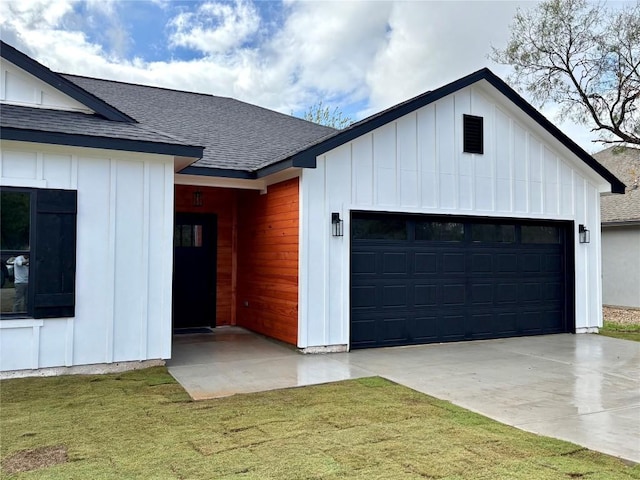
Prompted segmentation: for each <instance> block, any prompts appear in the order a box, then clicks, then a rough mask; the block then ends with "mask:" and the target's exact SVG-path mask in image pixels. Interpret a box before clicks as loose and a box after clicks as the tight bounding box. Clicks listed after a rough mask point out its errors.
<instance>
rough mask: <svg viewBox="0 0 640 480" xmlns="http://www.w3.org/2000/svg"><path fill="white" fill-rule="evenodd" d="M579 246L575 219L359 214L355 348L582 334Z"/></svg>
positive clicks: (354, 250)
mask: <svg viewBox="0 0 640 480" xmlns="http://www.w3.org/2000/svg"><path fill="white" fill-rule="evenodd" d="M572 249H573V224H572V222H558V221H556V222H552V221H519V220H515V219H513V218H511V219H495V218H478V217H449V216H423V215H398V214H382V213H366V212H354V213H352V218H351V307H350V309H351V329H350V331H351V334H350V337H351V338H350V343H351V348H368V347H380V346H394V345H411V344H422V343H434V342H450V341H461V340H475V339H488V338H502V337H513V336H522V335H541V334H550V333H563V332H573V331H574V328H575V327H574V314H573V298H574V292H573V288H572V285H573V272H574V268H573V258H574V255H573V251H572ZM570 250H571V251H570Z"/></svg>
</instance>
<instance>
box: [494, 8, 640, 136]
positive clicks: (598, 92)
mask: <svg viewBox="0 0 640 480" xmlns="http://www.w3.org/2000/svg"><path fill="white" fill-rule="evenodd" d="M489 56H490V58H491V59H493V60H494V61H496V62H498V63H501V64H505V65H511V66H513V69H514V73H513V74H512V75H511V76H510V77H509V78H508V81H509V82H510V83H512V84H514V85H515V86H516V87H517V88H520V89H523V90H525V91H526V92H528V93H529V94H530V96H531V98H532V99H533V101H534V102H538V103H539V104H540V106H542V105H544V104H545V103H546V102H548V101H552V102H556V103H558V104H559V105H560V107H561V115H563V116H567V117H568V118H571V119H572V120H574V121H576V122H578V123H582V124H585V125H590V126H592V127H593V128H592V131H593V132H598V134H599V137H600V140H599V141H601V142H603V143H618V144H622V143H627V144H636V145H638V144H640V68H639V67H640V2H637V3H635V5H634V4H631V3H627V4H625V5H624V6H622V8H620V9H618V10H612V9H610V8H608V7H607V6H605V5H604V4H603V3H590V2H587V1H586V0H545V1H543V2H541V3H540V4H538V5H537V6H536V7H535V8H533V9H530V10H526V11H522V10H520V9H518V11H517V13H516V15H515V17H514V21H513V24H512V25H511V38H510V40H509V42H508V44H507V46H506V48H505V49H504V50H500V49H497V48H495V47H492V53H491V54H490V55H489Z"/></svg>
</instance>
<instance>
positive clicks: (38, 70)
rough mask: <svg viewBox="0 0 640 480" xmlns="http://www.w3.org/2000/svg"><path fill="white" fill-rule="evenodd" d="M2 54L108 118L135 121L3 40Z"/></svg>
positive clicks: (0, 49) (0, 46)
mask: <svg viewBox="0 0 640 480" xmlns="http://www.w3.org/2000/svg"><path fill="white" fill-rule="evenodd" d="M0 56H2V58H4V59H6V60H8V61H9V62H11V63H13V64H14V65H16V66H18V67H20V68H21V69H23V70H24V71H26V72H28V73H30V74H31V75H33V76H34V77H36V78H39V79H40V80H42V81H43V82H45V83H47V84H49V85H51V86H52V87H53V88H55V89H57V90H59V91H61V92H62V93H64V94H66V95H68V96H69V97H71V98H73V99H74V100H77V101H78V102H80V103H82V104H83V105H86V106H87V107H88V108H90V109H91V110H93V111H94V112H96V113H97V114H98V115H100V116H102V117H104V118H106V119H107V120H113V121H115V122H135V120H134V119H133V118H131V117H130V116H128V115H127V114H125V113H123V112H121V111H120V110H118V109H117V108H114V107H113V106H112V105H109V104H108V103H106V102H104V101H103V100H101V99H99V98H98V97H96V96H95V95H92V94H91V93H89V92H87V91H86V90H83V89H82V88H80V87H78V86H77V85H75V84H74V83H73V82H70V81H69V80H67V79H65V78H64V77H62V76H60V75H59V74H57V73H55V72H52V71H51V70H49V69H48V68H47V67H45V66H44V65H42V64H41V63H38V62H36V61H35V60H34V59H33V58H31V57H29V56H27V55H25V54H24V53H22V52H21V51H19V50H17V49H15V48H13V47H12V46H11V45H9V44H8V43H5V42H3V41H2V40H0Z"/></svg>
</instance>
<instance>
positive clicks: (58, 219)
mask: <svg viewBox="0 0 640 480" xmlns="http://www.w3.org/2000/svg"><path fill="white" fill-rule="evenodd" d="M35 195H36V198H35V241H34V243H35V245H32V247H31V252H32V255H31V256H32V258H31V260H32V261H31V266H32V272H31V275H30V276H31V279H32V280H31V282H30V283H31V284H32V285H33V288H34V292H33V296H32V297H31V298H33V317H34V318H52V317H73V316H74V315H75V286H76V216H77V197H78V195H77V192H75V191H70V190H44V189H43V190H37V191H36V193H35ZM33 260H35V262H34V261H33Z"/></svg>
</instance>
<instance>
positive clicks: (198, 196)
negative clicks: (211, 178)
mask: <svg viewBox="0 0 640 480" xmlns="http://www.w3.org/2000/svg"><path fill="white" fill-rule="evenodd" d="M193 206H194V207H201V206H202V192H201V191H200V190H196V191H195V192H193Z"/></svg>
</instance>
